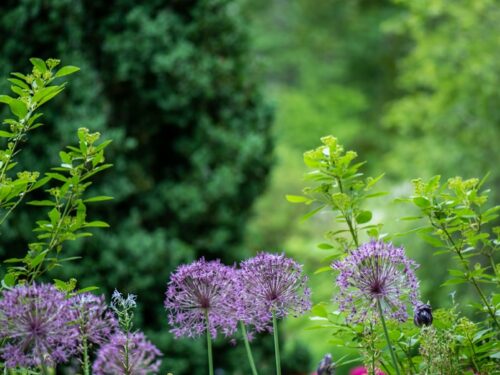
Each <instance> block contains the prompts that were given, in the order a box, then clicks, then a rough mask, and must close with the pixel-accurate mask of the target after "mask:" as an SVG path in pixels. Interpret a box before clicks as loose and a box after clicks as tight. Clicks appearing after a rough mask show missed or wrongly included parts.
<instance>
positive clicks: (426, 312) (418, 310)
mask: <svg viewBox="0 0 500 375" xmlns="http://www.w3.org/2000/svg"><path fill="white" fill-rule="evenodd" d="M413 323H415V325H416V326H417V327H422V326H430V325H431V324H432V307H431V305H428V304H425V303H419V304H418V305H417V306H416V307H415V311H414V315H413Z"/></svg>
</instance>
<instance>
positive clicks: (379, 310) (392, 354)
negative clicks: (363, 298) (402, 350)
mask: <svg viewBox="0 0 500 375" xmlns="http://www.w3.org/2000/svg"><path fill="white" fill-rule="evenodd" d="M377 306H378V313H379V315H380V321H381V322H382V327H383V328H384V333H385V339H386V340H387V345H389V350H390V352H391V358H392V363H393V365H394V369H395V370H396V374H398V375H401V374H400V372H399V366H398V361H397V359H396V355H395V354H394V349H393V348H392V343H391V339H390V337H389V332H387V327H386V325H385V319H384V313H383V312H382V305H381V304H380V300H379V299H377Z"/></svg>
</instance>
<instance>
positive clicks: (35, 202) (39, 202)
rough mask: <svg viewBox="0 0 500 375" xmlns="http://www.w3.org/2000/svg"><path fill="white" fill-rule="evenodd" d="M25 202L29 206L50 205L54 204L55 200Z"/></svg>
mask: <svg viewBox="0 0 500 375" xmlns="http://www.w3.org/2000/svg"><path fill="white" fill-rule="evenodd" d="M27 204H29V205H31V206H52V207H53V206H55V205H56V203H55V202H52V201H49V200H42V201H31V202H28V203H27Z"/></svg>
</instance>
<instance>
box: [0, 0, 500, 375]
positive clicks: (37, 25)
mask: <svg viewBox="0 0 500 375" xmlns="http://www.w3.org/2000/svg"><path fill="white" fill-rule="evenodd" d="M499 20H500V5H499V3H498V1H496V0H419V1H411V0H392V1H389V0H386V1H383V0H349V1H346V0H253V1H243V0H240V1H237V0H234V1H230V0H148V1H138V0H114V1H90V0H23V1H17V0H5V1H2V2H1V3H0V77H5V78H7V76H8V74H9V72H11V71H25V70H26V69H27V68H28V66H29V62H28V59H29V58H30V57H34V56H36V57H41V58H49V57H56V58H60V59H61V60H62V61H63V63H64V64H71V65H77V66H79V67H80V68H81V72H79V73H78V74H77V75H75V76H73V77H72V78H71V82H70V85H69V86H68V88H67V90H66V91H65V92H64V93H63V94H62V95H60V97H59V98H58V99H57V100H54V102H53V103H52V104H51V105H50V106H49V107H47V108H46V109H45V116H44V122H45V124H46V126H45V127H43V128H41V129H40V130H38V131H37V132H36V133H35V134H33V135H32V137H31V138H30V140H29V143H28V145H29V147H26V149H25V150H24V151H23V153H22V154H21V165H25V166H29V167H28V168H29V169H38V170H41V171H47V170H48V168H50V167H51V166H54V165H56V164H57V161H58V151H59V150H60V149H61V148H62V147H64V146H65V145H67V144H69V143H72V142H73V141H74V134H75V131H76V129H77V128H78V127H80V126H86V127H89V128H90V129H91V130H98V131H100V132H101V133H102V134H103V137H104V138H105V139H113V143H112V145H111V146H110V147H109V152H108V161H110V162H112V163H113V164H114V168H113V169H112V170H109V171H107V172H106V173H105V174H104V175H103V176H102V177H100V178H99V179H98V181H96V184H95V186H94V189H95V190H94V191H95V192H99V193H102V194H105V195H112V196H114V197H115V199H114V201H112V202H111V203H108V204H101V205H96V206H95V207H92V208H90V210H89V215H92V216H94V217H96V218H99V219H103V220H105V221H107V222H109V223H110V224H111V228H110V229H108V230H105V231H96V233H95V236H94V237H93V238H92V239H89V240H85V241H81V242H78V243H75V244H72V246H70V248H69V249H68V252H70V253H72V254H78V255H82V256H83V259H82V260H80V261H77V262H74V263H72V264H70V265H68V266H67V267H65V268H64V269H63V270H60V271H58V272H57V273H54V274H53V275H51V276H52V277H58V278H69V277H73V276H74V277H76V278H77V279H78V280H79V283H80V286H82V287H84V286H88V285H97V286H99V287H100V288H101V291H102V292H104V293H107V294H108V295H109V293H110V292H111V291H112V290H114V289H115V288H117V289H119V290H121V291H123V292H129V293H134V294H137V295H138V300H139V310H138V313H137V326H138V327H141V328H143V329H144V330H145V331H146V333H147V334H148V335H149V337H150V338H151V339H152V340H153V341H154V342H155V344H156V345H158V347H159V348H160V349H161V350H162V351H163V352H164V353H165V359H164V369H165V371H167V370H168V371H171V372H173V373H174V374H176V375H177V374H179V375H181V374H195V375H198V374H199V375H201V374H204V373H205V361H206V358H205V348H204V341H203V340H199V341H190V340H173V338H172V335H170V334H169V333H168V326H167V323H166V314H165V312H164V309H163V307H162V301H163V293H164V291H165V286H166V283H167V281H168V277H169V274H170V272H172V271H173V270H174V269H175V268H176V267H177V265H179V264H180V263H183V262H189V261H191V260H193V259H195V258H197V257H199V256H205V257H207V258H221V259H222V260H224V261H225V262H227V263H232V262H235V261H239V260H241V259H244V258H245V257H249V256H251V255H252V254H254V253H255V252H257V251H259V250H268V251H286V253H287V254H289V255H291V256H294V257H295V258H296V259H297V260H298V261H300V262H302V263H304V264H305V266H306V269H307V271H308V272H309V273H310V274H311V285H312V288H313V297H314V299H315V301H324V300H329V299H330V297H331V293H332V283H333V276H332V274H330V273H322V274H318V275H313V272H314V270H315V269H317V268H318V267H320V266H322V265H324V264H323V263H322V259H323V258H325V257H326V255H327V253H326V252H325V251H324V250H319V249H318V248H317V247H316V244H318V243H320V242H322V241H323V234H324V233H325V232H326V231H327V230H329V229H331V228H332V226H334V225H335V224H334V222H333V217H332V216H331V215H329V214H328V213H325V214H322V215H318V216H317V217H315V218H314V219H312V220H309V221H307V222H303V221H301V220H300V217H301V216H302V215H303V214H304V213H305V211H303V208H301V207H298V206H296V205H291V204H290V203H288V202H286V200H285V198H284V196H285V194H300V191H301V189H302V187H303V182H302V175H303V174H304V173H305V171H306V169H305V167H304V165H303V163H302V153H303V152H304V151H306V150H308V149H310V148H313V147H315V146H316V145H317V144H318V143H319V138H320V137H321V136H323V135H327V134H333V135H335V136H336V137H338V138H339V140H340V142H341V143H342V144H344V145H345V146H346V148H348V149H354V150H356V151H357V152H358V154H359V157H360V159H361V160H367V161H368V163H367V165H366V169H365V170H366V173H367V174H369V175H379V174H381V173H383V172H384V173H385V177H384V179H383V182H382V183H381V187H380V189H381V190H385V191H388V192H389V194H388V195H387V196H385V197H383V198H380V199H379V200H378V201H377V202H376V203H374V204H373V206H372V207H371V209H372V210H373V211H374V213H375V216H374V221H375V222H383V223H384V231H386V232H388V233H395V232H403V231H405V230H407V229H409V227H408V223H405V222H402V221H400V220H398V219H399V218H401V217H403V216H409V215H411V213H412V212H411V209H410V207H407V206H405V205H404V204H401V203H395V201H394V200H395V199H396V198H398V197H402V196H408V195H410V194H411V192H412V191H411V183H410V181H411V179H412V178H416V177H424V178H427V177H430V176H432V175H434V174H441V175H443V178H444V179H446V178H448V177H452V176H454V175H462V176H464V177H476V176H477V177H482V176H484V175H485V174H486V173H488V172H490V173H491V174H490V177H489V180H488V183H487V185H489V186H490V187H491V188H495V187H497V186H499V183H500V171H499V170H498V163H499V161H500V151H499V139H500V90H499V89H498V88H499V87H500V22H499ZM7 90H8V82H7V81H6V80H5V79H2V80H1V82H0V91H1V92H2V93H4V92H6V91H7ZM37 194H41V193H37ZM498 198H499V193H498V191H496V192H495V190H494V189H493V192H492V201H493V202H498ZM34 199H36V197H34ZM41 216H43V212H40V210H38V209H32V208H31V209H30V208H29V207H23V208H22V209H19V210H18V212H17V214H16V215H14V217H12V218H11V220H10V221H9V222H8V223H7V225H6V226H5V227H4V230H3V232H2V241H1V243H0V259H5V258H7V257H10V256H17V255H19V254H22V253H23V252H24V250H25V248H24V246H25V244H26V243H27V241H28V240H30V239H32V238H33V234H32V232H31V230H32V227H33V222H34V220H36V219H38V218H40V217H41ZM395 241H396V242H397V243H398V244H404V245H405V246H406V247H407V249H408V253H409V254H410V255H411V256H412V257H414V258H415V259H417V261H418V262H419V263H420V264H421V268H420V270H419V273H418V275H419V277H420V278H421V280H422V294H423V296H424V299H428V300H429V301H430V302H431V303H432V305H433V306H434V307H439V306H450V304H451V303H452V301H451V298H450V296H449V293H450V292H451V291H452V289H451V288H447V287H441V288H439V287H438V286H439V285H440V284H441V283H442V282H443V280H444V279H445V278H446V276H447V268H449V267H448V266H447V262H448V260H447V258H446V257H445V256H442V255H441V256H438V257H435V256H433V255H432V250H431V249H430V248H429V246H428V245H426V244H425V243H424V242H423V241H421V240H420V239H419V238H418V237H416V236H411V235H409V236H406V237H401V238H397V239H395ZM468 292H469V291H468V290H467V289H464V290H460V291H459V294H458V295H459V296H460V298H461V299H462V300H464V301H466V300H467V298H468V297H467V296H468ZM309 325H310V322H309V320H308V317H307V316H306V317H304V318H302V319H288V320H287V321H286V322H285V325H284V327H283V332H282V334H281V338H282V339H283V346H284V351H285V353H284V358H283V362H284V369H285V373H286V374H308V373H311V372H312V371H313V370H314V368H315V366H316V364H317V362H318V361H319V360H320V358H321V357H322V356H323V355H324V354H325V353H327V352H332V353H333V354H334V358H335V357H336V358H338V356H340V355H341V354H343V353H344V352H345V351H343V350H342V349H339V348H336V347H334V346H333V344H332V343H331V342H330V340H331V339H332V337H331V334H330V333H329V332H328V331H308V330H307V327H308V326H309ZM254 346H255V347H256V349H255V350H256V351H257V353H256V357H257V361H258V362H259V363H260V366H261V367H262V368H263V372H262V373H263V374H270V373H272V371H273V357H272V340H271V337H270V336H259V337H257V339H256V341H255V345H254ZM216 353H217V354H216V367H218V368H219V371H220V372H219V374H220V375H222V374H245V373H248V369H247V368H246V367H245V366H246V363H245V362H244V352H243V348H242V345H241V344H238V345H237V346H231V345H228V344H227V342H226V341H225V340H222V339H221V340H218V342H217V343H216ZM343 371H345V369H341V371H340V372H339V373H340V374H342V373H344V372H343Z"/></svg>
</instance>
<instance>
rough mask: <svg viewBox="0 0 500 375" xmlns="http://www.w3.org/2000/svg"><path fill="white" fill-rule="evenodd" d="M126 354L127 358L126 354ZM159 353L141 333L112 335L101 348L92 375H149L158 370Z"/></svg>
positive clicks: (159, 362)
mask: <svg viewBox="0 0 500 375" xmlns="http://www.w3.org/2000/svg"><path fill="white" fill-rule="evenodd" d="M126 353H128V358H127V354H126ZM159 356H161V352H160V351H159V350H158V349H157V348H156V346H154V345H153V344H152V343H151V342H150V341H149V340H148V339H147V338H146V336H144V334H143V333H142V332H137V333H131V334H129V335H126V334H124V333H122V332H120V333H117V334H115V335H113V336H112V337H111V339H110V342H109V343H107V344H104V345H103V346H101V348H100V349H99V351H98V352H97V358H96V360H95V362H94V364H93V366H92V372H93V373H94V375H149V374H156V373H158V371H159V370H160V365H161V361H160V359H159V358H158V357H159Z"/></svg>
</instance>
